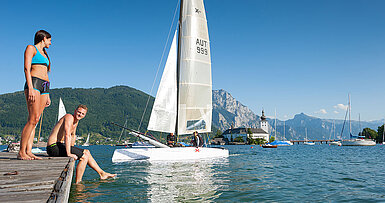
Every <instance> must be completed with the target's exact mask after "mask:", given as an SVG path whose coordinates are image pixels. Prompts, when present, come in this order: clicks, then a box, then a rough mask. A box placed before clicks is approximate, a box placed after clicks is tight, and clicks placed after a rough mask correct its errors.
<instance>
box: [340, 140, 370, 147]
mask: <svg viewBox="0 0 385 203" xmlns="http://www.w3.org/2000/svg"><path fill="white" fill-rule="evenodd" d="M341 144H342V146H375V145H376V142H375V141H373V140H367V139H353V140H344V141H342V142H341Z"/></svg>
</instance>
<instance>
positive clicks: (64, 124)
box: [47, 104, 116, 184]
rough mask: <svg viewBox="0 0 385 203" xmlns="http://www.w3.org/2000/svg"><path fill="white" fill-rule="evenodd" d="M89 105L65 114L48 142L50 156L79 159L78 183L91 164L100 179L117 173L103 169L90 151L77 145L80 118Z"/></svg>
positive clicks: (85, 112)
mask: <svg viewBox="0 0 385 203" xmlns="http://www.w3.org/2000/svg"><path fill="white" fill-rule="evenodd" d="M87 110H88V109H87V106H86V105H82V104H81V105H79V106H78V107H77V108H76V110H75V112H74V114H72V115H71V114H66V115H65V116H63V117H62V118H61V119H60V120H59V121H58V122H57V123H56V125H55V127H54V128H53V129H52V132H51V134H50V136H49V138H48V142H47V153H48V155H49V156H54V157H55V156H56V157H66V156H68V157H73V158H74V159H75V160H79V163H78V166H77V168H76V178H75V179H76V181H75V182H76V184H77V183H79V182H80V181H82V177H83V174H84V171H85V169H86V166H87V164H88V166H90V167H91V168H92V169H94V170H95V171H96V172H97V173H98V174H99V176H100V179H102V180H104V179H107V178H112V177H115V176H116V174H110V173H107V172H105V171H103V170H102V169H101V168H100V167H99V165H98V164H97V163H96V161H95V159H94V158H93V157H92V155H91V153H90V151H88V150H87V149H81V148H78V147H75V146H74V145H75V140H76V128H77V126H78V124H79V120H81V119H83V118H84V117H85V116H86V114H87Z"/></svg>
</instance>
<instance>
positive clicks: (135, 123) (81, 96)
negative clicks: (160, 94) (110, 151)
mask: <svg viewBox="0 0 385 203" xmlns="http://www.w3.org/2000/svg"><path fill="white" fill-rule="evenodd" d="M50 97H51V101H52V103H51V106H50V107H48V108H46V109H45V110H44V114H43V125H42V136H43V137H47V136H48V135H49V133H50V132H51V129H52V127H53V126H54V124H55V122H56V119H57V111H58V103H59V98H60V97H61V98H62V100H63V102H64V104H65V106H66V109H67V113H72V112H73V111H74V110H75V108H76V107H77V105H78V104H81V103H82V104H86V105H87V106H88V108H89V111H88V113H87V116H86V117H85V118H84V119H83V120H81V121H80V125H79V127H78V130H77V134H78V135H81V136H86V135H87V134H88V133H94V134H98V135H102V136H104V137H109V138H115V139H116V138H118V137H119V136H120V133H121V128H119V127H116V126H115V125H113V124H111V122H115V123H118V124H121V125H122V124H123V123H124V122H125V119H126V118H127V124H128V127H129V128H132V129H138V128H139V129H140V131H142V132H145V131H146V127H147V124H148V120H149V117H150V113H151V108H152V105H153V102H154V98H153V97H152V96H150V97H149V95H148V94H146V93H144V92H142V91H139V90H136V89H134V88H131V87H127V86H115V87H111V88H91V89H84V88H61V89H52V90H51V93H50ZM147 101H149V103H148V107H147V110H146V113H145V115H144V116H143V120H142V114H143V111H144V109H145V107H146V103H147ZM267 114H268V113H267ZM27 116H28V114H27V107H26V103H25V98H24V93H23V92H22V91H19V92H15V93H9V94H3V95H0V135H15V136H16V137H18V136H20V133H21V131H22V128H23V127H24V125H25V123H26V121H27ZM141 120H142V124H141V125H140V127H139V124H140V122H141ZM268 121H269V123H270V125H271V126H274V120H272V119H268ZM332 123H333V120H330V119H320V118H316V117H312V116H308V115H305V114H303V113H301V114H297V115H295V116H294V118H293V119H289V120H287V121H286V122H283V121H280V120H277V137H278V139H282V136H283V134H284V133H283V129H284V128H285V136H286V139H289V140H302V139H304V137H305V129H307V132H308V138H309V139H329V138H330V135H333V134H334V133H333V132H331V126H332ZM335 123H336V134H337V135H340V133H341V130H342V126H343V123H344V121H343V120H336V121H335ZM383 123H384V121H372V122H361V126H362V128H361V129H363V128H366V127H369V128H371V129H374V130H376V131H377V128H378V127H379V126H381V125H382V124H383ZM284 124H285V127H284ZM231 125H233V127H253V128H254V127H258V125H259V116H258V115H256V114H255V113H254V112H253V111H251V110H250V109H249V108H248V107H247V106H245V105H244V104H241V103H240V102H239V101H237V100H236V99H235V98H233V97H232V96H231V95H230V93H228V92H226V91H225V90H214V91H213V132H216V129H219V130H221V131H224V130H226V129H229V128H230V126H231ZM359 126H360V125H359V123H358V122H357V121H352V132H353V134H358V132H359V129H360V128H359ZM270 132H271V134H273V135H274V134H275V131H274V129H272V128H271V130H270ZM347 132H348V130H347V125H345V130H344V136H345V137H347V136H348V134H347ZM153 134H154V136H156V137H158V138H160V139H164V136H161V134H160V133H159V134H157V133H153Z"/></svg>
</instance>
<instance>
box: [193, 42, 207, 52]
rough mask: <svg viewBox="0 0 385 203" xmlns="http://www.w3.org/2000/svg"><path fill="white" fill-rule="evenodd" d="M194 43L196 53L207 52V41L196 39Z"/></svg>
mask: <svg viewBox="0 0 385 203" xmlns="http://www.w3.org/2000/svg"><path fill="white" fill-rule="evenodd" d="M195 45H196V46H197V53H198V54H202V55H207V54H208V50H207V46H208V43H207V41H206V40H203V39H197V41H196V43H195Z"/></svg>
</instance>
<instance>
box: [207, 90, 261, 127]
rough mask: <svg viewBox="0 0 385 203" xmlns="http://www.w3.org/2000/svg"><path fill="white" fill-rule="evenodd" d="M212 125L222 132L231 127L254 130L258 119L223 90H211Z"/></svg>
mask: <svg viewBox="0 0 385 203" xmlns="http://www.w3.org/2000/svg"><path fill="white" fill-rule="evenodd" d="M213 125H214V126H216V127H217V128H219V129H220V130H222V131H223V130H226V129H229V128H230V127H231V125H233V127H249V128H250V127H251V128H256V127H258V125H259V117H258V116H257V115H256V114H255V113H254V112H252V111H251V110H250V109H249V108H247V107H246V106H245V105H243V104H241V103H240V102H238V101H237V100H235V99H234V97H232V96H231V95H230V93H228V92H226V91H225V90H222V89H221V90H213Z"/></svg>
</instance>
